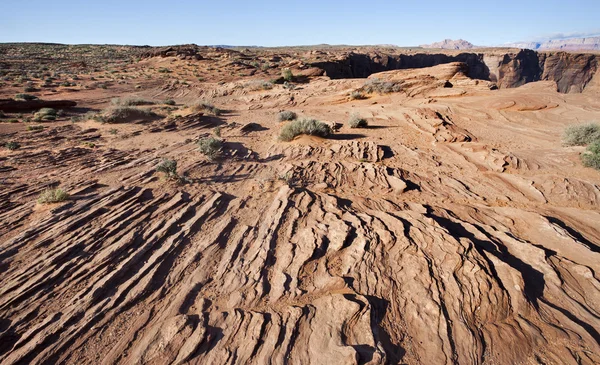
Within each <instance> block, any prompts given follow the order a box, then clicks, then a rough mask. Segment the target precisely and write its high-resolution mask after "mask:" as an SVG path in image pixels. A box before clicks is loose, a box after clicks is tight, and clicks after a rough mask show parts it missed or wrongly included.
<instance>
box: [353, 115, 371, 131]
mask: <svg viewBox="0 0 600 365" xmlns="http://www.w3.org/2000/svg"><path fill="white" fill-rule="evenodd" d="M348 126H349V127H350V128H366V127H368V126H369V122H367V120H366V119H364V118H361V117H360V116H359V115H358V114H352V115H351V116H350V119H349V120H348Z"/></svg>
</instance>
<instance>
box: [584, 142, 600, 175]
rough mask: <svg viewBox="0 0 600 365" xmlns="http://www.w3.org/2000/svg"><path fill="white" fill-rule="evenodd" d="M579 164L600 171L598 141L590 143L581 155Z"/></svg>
mask: <svg viewBox="0 0 600 365" xmlns="http://www.w3.org/2000/svg"><path fill="white" fill-rule="evenodd" d="M581 162H583V166H585V167H593V168H595V169H596V170H600V139H599V140H596V141H595V142H593V143H591V144H590V145H589V146H588V147H587V149H586V151H585V153H584V154H582V155H581Z"/></svg>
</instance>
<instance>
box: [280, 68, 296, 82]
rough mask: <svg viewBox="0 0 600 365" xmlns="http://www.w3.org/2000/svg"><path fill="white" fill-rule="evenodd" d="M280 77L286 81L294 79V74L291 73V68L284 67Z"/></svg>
mask: <svg viewBox="0 0 600 365" xmlns="http://www.w3.org/2000/svg"><path fill="white" fill-rule="evenodd" d="M281 77H283V79H284V80H285V81H288V82H290V81H293V80H294V74H293V73H292V70H290V69H289V68H284V69H283V70H282V71H281Z"/></svg>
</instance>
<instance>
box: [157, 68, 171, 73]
mask: <svg viewBox="0 0 600 365" xmlns="http://www.w3.org/2000/svg"><path fill="white" fill-rule="evenodd" d="M158 72H160V73H161V74H168V73H171V70H169V69H168V68H166V67H161V68H159V69H158Z"/></svg>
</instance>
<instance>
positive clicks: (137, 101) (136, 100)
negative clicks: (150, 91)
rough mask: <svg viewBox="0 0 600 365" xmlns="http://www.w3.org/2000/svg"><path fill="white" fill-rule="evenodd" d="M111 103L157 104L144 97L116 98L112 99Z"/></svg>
mask: <svg viewBox="0 0 600 365" xmlns="http://www.w3.org/2000/svg"><path fill="white" fill-rule="evenodd" d="M111 103H112V104H113V105H116V106H140V105H154V104H156V103H155V102H153V101H151V100H145V99H142V98H114V99H112V100H111Z"/></svg>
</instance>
